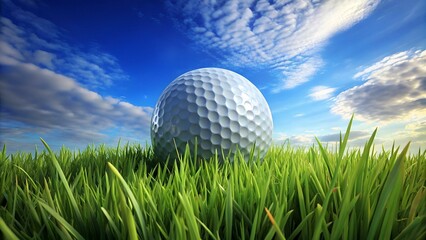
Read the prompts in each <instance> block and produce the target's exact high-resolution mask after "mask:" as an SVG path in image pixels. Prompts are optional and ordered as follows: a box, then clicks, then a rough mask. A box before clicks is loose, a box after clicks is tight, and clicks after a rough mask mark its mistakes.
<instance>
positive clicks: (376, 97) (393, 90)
mask: <svg viewBox="0 0 426 240" xmlns="http://www.w3.org/2000/svg"><path fill="white" fill-rule="evenodd" d="M354 77H355V78H361V79H362V80H364V81H365V82H364V83H363V84H361V85H359V86H355V87H353V88H350V89H348V90H346V91H343V92H341V93H340V94H339V95H338V96H337V97H336V99H335V102H334V104H333V106H332V108H331V112H332V113H335V114H338V115H341V116H343V117H344V118H350V117H351V115H352V113H355V115H356V118H357V119H358V120H362V121H367V122H381V123H392V122H397V121H413V120H416V119H417V120H419V119H425V118H426V51H420V50H418V51H406V52H400V53H397V54H394V55H391V56H388V57H386V58H384V59H383V60H381V61H379V62H377V63H375V64H373V65H372V66H369V67H367V68H365V69H364V70H362V71H360V72H359V73H357V74H355V76H354Z"/></svg>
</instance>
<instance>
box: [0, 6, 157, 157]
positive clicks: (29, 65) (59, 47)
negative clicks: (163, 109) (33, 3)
mask: <svg viewBox="0 0 426 240" xmlns="http://www.w3.org/2000/svg"><path fill="white" fill-rule="evenodd" d="M28 3H30V2H28ZM4 5H5V9H6V10H7V11H5V12H7V13H8V14H7V17H6V15H5V16H3V17H0V21H1V25H2V27H1V35H0V79H1V81H0V131H1V138H0V143H6V144H7V146H8V149H9V150H10V149H12V151H23V150H32V149H33V148H34V145H36V144H37V143H39V139H38V137H43V138H44V139H46V140H48V142H49V144H50V145H51V146H52V145H53V147H55V148H56V149H58V148H59V147H60V146H61V145H62V144H65V145H68V146H85V145H87V144H88V143H99V142H109V143H111V142H113V141H116V138H119V137H122V138H123V139H133V140H134V139H138V140H139V141H141V140H142V141H143V140H146V139H148V137H147V136H148V135H149V125H150V117H151V112H152V108H150V107H140V106H135V105H133V104H131V103H128V102H125V101H121V100H119V99H117V98H114V97H110V96H101V95H100V94H98V93H97V90H99V89H101V88H106V87H110V86H113V85H114V84H115V83H116V82H117V81H122V80H125V79H127V78H128V76H127V75H126V74H125V73H124V72H123V70H122V69H121V67H120V66H119V64H118V60H117V59H116V58H115V57H114V56H112V55H110V54H108V53H105V52H102V51H100V50H98V49H92V48H89V49H86V48H82V47H76V46H71V45H69V44H68V43H67V42H66V41H65V40H64V39H66V37H64V36H63V35H64V34H63V32H62V30H61V29H60V28H58V27H57V26H56V25H55V24H53V23H52V22H50V21H48V20H46V19H43V18H40V17H38V16H36V15H34V14H33V13H30V12H27V11H25V10H22V9H21V8H19V7H18V6H16V5H14V4H13V3H12V2H11V1H9V0H5V4H4ZM49 139H51V141H49ZM52 142H53V144H52Z"/></svg>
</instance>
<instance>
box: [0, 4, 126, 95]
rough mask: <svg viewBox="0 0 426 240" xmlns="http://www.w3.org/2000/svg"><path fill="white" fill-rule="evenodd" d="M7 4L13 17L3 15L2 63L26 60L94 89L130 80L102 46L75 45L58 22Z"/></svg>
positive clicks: (0, 55) (7, 63)
mask: <svg viewBox="0 0 426 240" xmlns="http://www.w3.org/2000/svg"><path fill="white" fill-rule="evenodd" d="M4 7H5V11H10V14H11V16H12V18H6V17H0V19H1V24H2V27H1V33H0V49H1V50H2V51H1V52H0V63H1V64H6V65H9V64H14V63H16V62H26V63H32V64H35V65H38V66H40V67H44V68H48V69H55V71H56V72H58V73H60V74H63V75H66V76H69V77H71V78H73V79H75V80H76V81H78V82H79V83H80V84H82V85H83V86H85V87H87V88H89V89H92V90H97V89H102V88H108V87H111V86H113V85H114V83H115V82H119V81H123V80H126V79H128V76H127V74H125V73H124V72H123V70H122V69H121V67H120V65H119V64H118V61H117V59H116V58H115V57H113V56H111V55H109V54H107V53H105V52H102V51H100V50H98V49H94V48H89V49H80V48H78V47H74V46H71V45H69V44H68V43H67V42H66V41H65V40H64V39H65V37H64V36H63V35H64V34H63V33H62V32H63V31H62V30H61V29H60V28H59V27H57V26H56V25H55V24H54V23H52V22H50V21H48V20H46V19H44V18H40V17H38V16H36V15H35V14H33V13H31V12H28V11H25V10H23V9H21V8H20V7H19V6H17V5H15V4H13V3H12V2H10V1H6V2H5V4H4Z"/></svg>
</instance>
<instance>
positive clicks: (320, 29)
mask: <svg viewBox="0 0 426 240" xmlns="http://www.w3.org/2000/svg"><path fill="white" fill-rule="evenodd" d="M378 2H379V0H359V1H352V0H331V1H325V2H320V1H305V0H294V1H276V2H271V1H267V0H257V1H242V0H241V1H204V2H201V1H196V0H192V1H191V0H190V1H187V0H170V1H168V2H167V7H168V9H169V10H170V12H171V13H172V15H174V16H175V17H176V22H177V23H178V26H179V28H180V29H183V30H184V31H186V32H187V34H188V35H189V36H190V37H191V38H192V39H193V40H194V41H196V42H198V43H199V44H200V46H201V48H207V49H212V50H214V51H215V52H217V56H218V57H219V59H222V60H223V61H225V63H227V64H232V65H236V64H238V65H240V66H248V67H263V68H267V69H271V70H272V71H275V72H278V73H279V74H280V75H281V78H282V81H281V84H280V85H279V86H277V87H276V89H275V92H278V91H281V90H283V89H290V88H294V87H296V86H298V85H300V84H303V83H304V82H307V81H309V79H310V78H311V77H312V76H313V75H314V74H315V73H316V72H317V71H318V69H319V68H321V67H322V66H323V61H322V59H321V57H320V55H319V54H318V52H319V50H320V49H321V48H322V47H323V46H324V45H325V44H326V43H327V41H328V40H329V39H330V38H331V37H332V36H334V35H335V34H336V33H338V32H341V31H343V30H345V29H348V28H350V27H351V26H352V25H354V24H356V23H357V22H359V21H361V20H362V19H364V18H365V17H366V16H368V15H369V14H370V13H371V11H373V10H374V9H375V7H376V6H377V4H378Z"/></svg>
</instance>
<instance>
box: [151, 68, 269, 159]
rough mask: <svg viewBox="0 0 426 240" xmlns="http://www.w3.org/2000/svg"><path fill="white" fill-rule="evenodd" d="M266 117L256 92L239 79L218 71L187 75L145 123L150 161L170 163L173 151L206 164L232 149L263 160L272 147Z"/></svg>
mask: <svg viewBox="0 0 426 240" xmlns="http://www.w3.org/2000/svg"><path fill="white" fill-rule="evenodd" d="M272 128H273V123H272V115H271V111H270V109H269V106H268V103H267V102H266V100H265V98H264V97H263V95H262V94H261V93H260V91H259V90H258V89H257V88H256V87H255V86H254V85H253V84H252V83H251V82H249V81H248V80H247V79H246V78H244V77H243V76H241V75H239V74H237V73H235V72H232V71H229V70H225V69H220V68H201V69H196V70H193V71H189V72H187V73H185V74H183V75H181V76H179V77H178V78H176V79H175V80H174V81H173V82H171V83H170V84H169V86H167V88H166V89H165V90H164V91H163V93H162V94H161V96H160V98H159V100H158V102H157V104H156V106H155V109H154V112H153V116H152V121H151V140H152V145H153V148H154V152H155V154H156V156H158V157H159V158H162V159H166V158H167V156H169V155H170V157H172V158H175V157H176V149H177V150H178V151H179V153H181V154H182V153H183V152H184V151H185V147H186V145H187V144H188V145H189V147H190V150H191V154H193V152H194V149H195V148H194V147H195V144H196V143H197V154H198V157H201V158H204V159H208V158H210V157H211V156H213V155H214V154H215V152H216V151H217V153H218V155H219V156H222V151H223V153H224V154H225V155H227V154H228V153H229V154H230V157H231V161H232V159H233V155H234V154H235V151H236V149H237V148H238V149H239V151H240V152H241V153H242V154H243V155H244V158H245V159H246V160H247V159H248V157H249V155H250V151H251V149H252V147H253V146H254V145H255V146H256V153H259V154H260V157H261V158H263V156H264V155H265V153H266V151H267V150H268V148H269V146H270V144H271V141H272Z"/></svg>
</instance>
